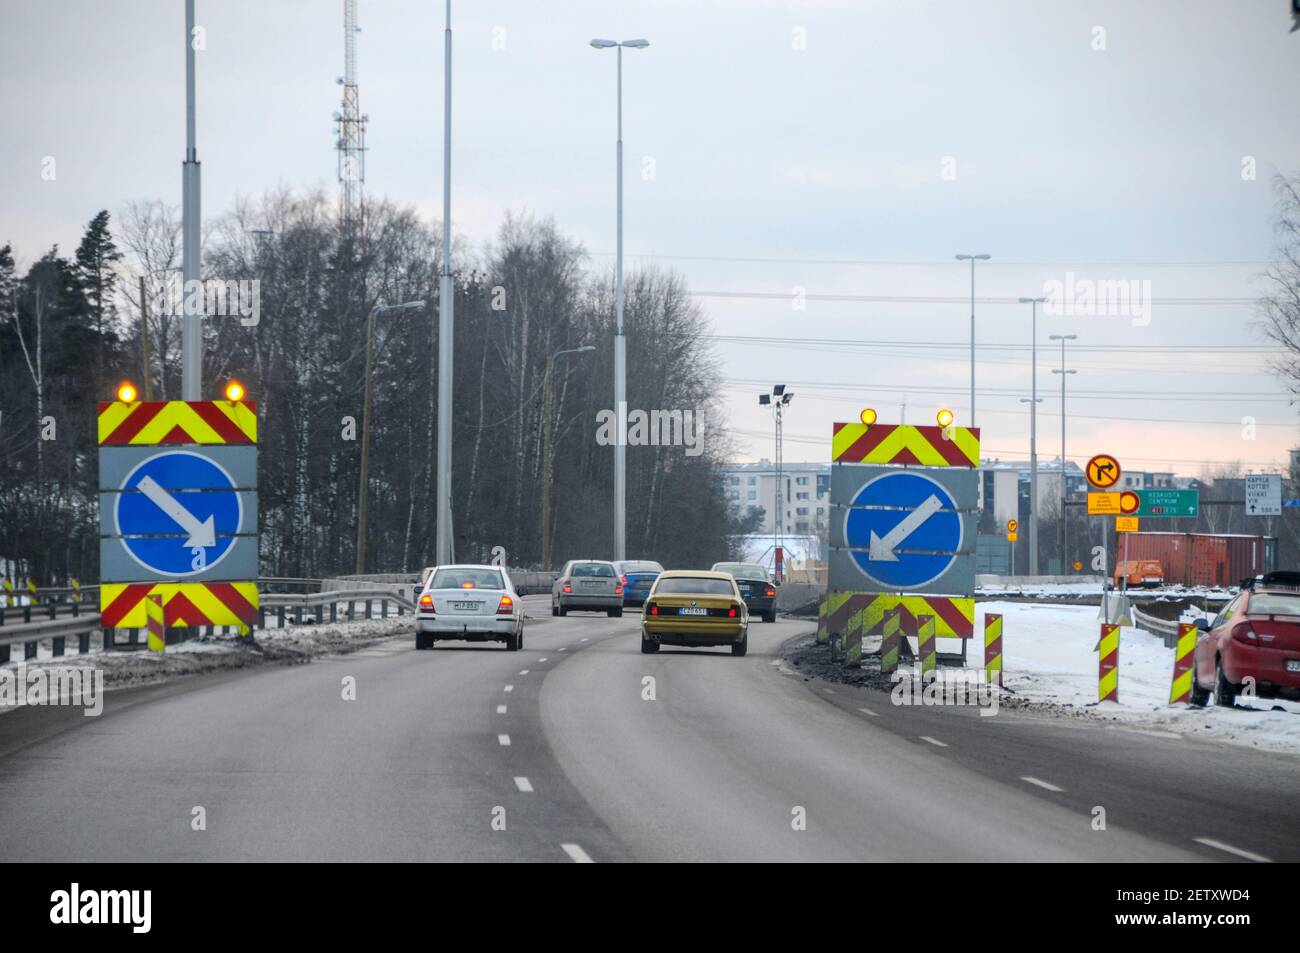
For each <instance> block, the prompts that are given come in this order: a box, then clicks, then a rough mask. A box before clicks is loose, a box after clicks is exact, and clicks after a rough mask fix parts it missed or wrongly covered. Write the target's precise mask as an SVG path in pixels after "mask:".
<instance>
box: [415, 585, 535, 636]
mask: <svg viewBox="0 0 1300 953" xmlns="http://www.w3.org/2000/svg"><path fill="white" fill-rule="evenodd" d="M445 639H462V640H464V641H467V642H504V643H505V645H506V648H507V649H508V650H509V651H511V652H518V651H519V650H520V649H521V648H522V647H523V644H524V607H523V605H522V604H521V603H520V601H519V594H518V593H516V592H515V586H514V583H512V582H511V581H510V575H509V574H508V573H507V572H506V571H505V570H504V569H502V568H501V567H500V566H482V565H469V564H467V565H460V566H438V567H437V568H435V569H434V570H433V572H431V573H430V574H429V577H428V579H427V581H426V582H425V584H424V588H423V589H422V590H421V592H420V598H419V600H418V601H417V612H416V615H415V647H416V648H417V649H431V648H433V643H434V642H435V641H439V640H445Z"/></svg>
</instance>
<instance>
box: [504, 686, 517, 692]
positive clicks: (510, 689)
mask: <svg viewBox="0 0 1300 953" xmlns="http://www.w3.org/2000/svg"><path fill="white" fill-rule="evenodd" d="M514 690H515V687H514V686H513V685H507V686H506V687H505V689H504V691H507V692H513V691H514Z"/></svg>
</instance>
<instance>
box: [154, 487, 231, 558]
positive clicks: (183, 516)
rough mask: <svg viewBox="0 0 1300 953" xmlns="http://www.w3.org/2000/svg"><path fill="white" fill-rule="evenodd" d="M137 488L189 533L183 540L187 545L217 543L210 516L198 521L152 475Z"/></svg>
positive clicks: (199, 545) (200, 545)
mask: <svg viewBox="0 0 1300 953" xmlns="http://www.w3.org/2000/svg"><path fill="white" fill-rule="evenodd" d="M137 488H138V489H139V490H140V492H141V493H143V494H144V495H145V496H147V497H148V498H149V500H150V502H152V503H153V505H154V506H156V507H158V509H160V510H162V511H163V512H164V513H166V514H167V515H168V516H170V517H171V518H172V519H173V520H174V521H175V522H176V523H177V525H179V526H180V528H181V529H183V530H185V532H187V533H189V534H190V538H189V539H187V540H186V541H185V545H186V546H187V547H189V548H190V549H197V548H199V547H206V546H215V545H217V529H216V524H215V523H214V522H213V518H212V517H211V516H209V517H208V518H207V519H205V520H204V521H203V522H202V523H200V522H199V518H198V517H197V516H195V515H194V514H193V513H191V512H190V511H189V510H187V509H186V508H185V507H183V506H181V504H180V502H179V501H178V500H177V499H176V497H174V496H172V495H171V494H170V493H168V492H167V491H166V490H164V489H163V488H162V487H161V486H159V485H158V483H157V481H155V480H154V478H153V477H148V476H147V477H145V478H144V479H142V480H141V481H140V483H139V484H138V487H137Z"/></svg>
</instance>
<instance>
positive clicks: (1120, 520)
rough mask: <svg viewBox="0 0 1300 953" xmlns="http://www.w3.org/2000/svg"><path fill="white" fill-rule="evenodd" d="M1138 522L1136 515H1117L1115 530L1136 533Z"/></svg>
mask: <svg viewBox="0 0 1300 953" xmlns="http://www.w3.org/2000/svg"><path fill="white" fill-rule="evenodd" d="M1138 522H1139V521H1138V518H1137V517H1136V516H1117V517H1115V532H1117V533H1136V532H1138Z"/></svg>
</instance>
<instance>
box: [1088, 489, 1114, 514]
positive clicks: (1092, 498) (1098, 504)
mask: <svg viewBox="0 0 1300 953" xmlns="http://www.w3.org/2000/svg"><path fill="white" fill-rule="evenodd" d="M1119 498H1120V494H1118V493H1089V494H1088V515H1089V516H1119V515H1120V513H1121V512H1122V511H1121V510H1120V508H1119Z"/></svg>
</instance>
